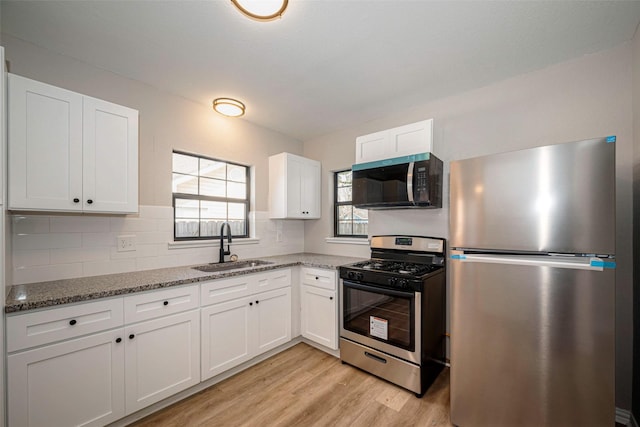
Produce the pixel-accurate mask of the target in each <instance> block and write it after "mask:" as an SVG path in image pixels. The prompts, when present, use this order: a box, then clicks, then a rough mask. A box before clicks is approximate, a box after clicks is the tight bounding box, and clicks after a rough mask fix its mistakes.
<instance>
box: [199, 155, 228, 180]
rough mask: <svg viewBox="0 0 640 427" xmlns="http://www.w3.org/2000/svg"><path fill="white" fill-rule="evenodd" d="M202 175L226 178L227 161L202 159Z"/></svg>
mask: <svg viewBox="0 0 640 427" xmlns="http://www.w3.org/2000/svg"><path fill="white" fill-rule="evenodd" d="M200 176H206V177H209V178H216V179H226V178H227V164H226V163H225V162H216V161H215V160H209V159H200Z"/></svg>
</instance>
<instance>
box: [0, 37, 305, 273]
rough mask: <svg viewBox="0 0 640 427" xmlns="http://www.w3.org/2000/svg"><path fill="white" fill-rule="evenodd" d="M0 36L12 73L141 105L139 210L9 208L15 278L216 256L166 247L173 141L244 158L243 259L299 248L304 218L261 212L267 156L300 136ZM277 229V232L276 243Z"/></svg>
mask: <svg viewBox="0 0 640 427" xmlns="http://www.w3.org/2000/svg"><path fill="white" fill-rule="evenodd" d="M2 43H3V45H4V46H5V48H6V57H7V59H8V60H9V62H10V67H11V68H10V71H11V72H12V73H15V74H19V75H22V76H25V77H28V78H32V79H35V80H39V81H43V82H45V83H49V84H53V85H55V86H60V87H63V88H66V89H70V90H73V91H76V92H80V93H83V94H87V95H90V96H93V97H96V98H101V99H106V100H108V101H111V102H115V103H117V104H122V105H126V106H128V107H132V108H135V109H137V110H139V113H140V133H139V135H140V138H139V143H140V146H139V153H140V160H139V170H140V172H139V176H140V196H139V202H140V205H141V209H140V214H139V215H127V216H126V217H125V216H121V215H120V216H118V215H111V216H105V215H83V216H81V217H79V216H77V215H75V216H62V215H52V216H48V215H38V214H29V215H21V214H14V215H12V216H11V217H10V225H11V226H10V230H8V231H7V233H8V237H9V236H10V238H11V239H10V242H11V245H12V248H11V249H10V251H9V252H10V255H11V256H12V258H13V268H12V273H13V276H14V277H13V280H12V283H13V284H18V283H31V282H37V281H45V280H55V279H63V278H70V277H82V276H90V275H96V274H107V273H117V272H126V271H135V270H145V269H150V268H158V267H169V266H176V265H189V264H198V263H203V262H212V261H214V260H217V259H218V252H217V251H218V249H217V247H211V246H210V247H206V248H196V249H169V246H168V242H170V241H172V240H173V239H172V216H171V215H172V209H171V204H172V200H171V153H172V150H173V149H177V150H182V151H186V152H192V153H197V154H202V155H205V156H210V157H214V158H219V159H223V160H230V161H234V162H238V163H242V164H246V165H250V166H252V174H253V175H254V184H255V185H254V186H253V188H252V206H251V211H252V212H251V215H252V217H253V218H255V220H254V221H253V224H252V227H251V234H252V236H254V237H257V238H259V242H258V243H256V244H252V245H240V244H238V243H234V244H232V251H233V252H234V253H237V254H238V255H239V256H240V257H241V258H246V257H250V256H257V255H260V256H267V255H280V254H284V253H292V252H301V251H302V250H303V248H304V226H303V224H302V221H281V220H278V221H273V220H269V219H268V215H267V209H268V206H267V193H268V160H267V159H268V157H269V156H270V155H272V154H277V153H280V152H282V151H288V152H291V153H294V154H302V149H303V145H302V143H301V142H300V141H297V140H295V139H293V138H290V137H288V136H285V135H282V134H280V133H277V132H274V131H272V130H269V129H266V128H262V127H260V126H256V125H253V124H252V123H250V122H248V121H246V120H242V119H232V118H226V117H223V116H220V115H218V114H216V113H215V112H214V111H213V110H212V109H211V108H210V107H209V106H205V105H200V104H196V103H194V102H192V101H189V100H186V99H184V98H182V97H179V96H175V95H172V94H169V93H166V92H163V91H162V88H160V89H158V88H154V87H151V86H149V85H147V84H144V83H141V82H138V81H134V80H131V79H127V78H124V77H122V76H119V75H117V74H114V73H111V72H108V71H105V70H101V69H98V68H95V67H93V66H91V65H89V64H87V63H84V62H81V61H77V60H75V59H73V58H70V57H66V56H62V55H58V54H56V53H53V52H51V51H48V50H45V49H42V48H39V47H37V46H35V45H32V44H30V43H27V42H24V41H21V40H19V39H16V38H14V37H11V36H8V35H6V34H3V35H2ZM167 60H168V61H170V57H168V58H167ZM250 108H251V106H249V109H250ZM278 228H279V229H281V230H282V236H283V239H282V241H278V242H276V229H278ZM122 234H127V235H131V234H133V235H136V239H137V244H138V249H137V251H135V252H116V250H115V242H116V236H118V235H122ZM236 241H237V242H239V241H240V239H236ZM12 283H8V285H11V284H12Z"/></svg>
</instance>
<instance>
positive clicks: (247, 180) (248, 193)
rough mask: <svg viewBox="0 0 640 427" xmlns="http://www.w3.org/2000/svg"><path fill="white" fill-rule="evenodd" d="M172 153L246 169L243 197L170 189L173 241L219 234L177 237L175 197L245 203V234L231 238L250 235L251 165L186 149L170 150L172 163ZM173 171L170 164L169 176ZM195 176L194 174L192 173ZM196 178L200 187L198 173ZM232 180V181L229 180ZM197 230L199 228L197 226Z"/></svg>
mask: <svg viewBox="0 0 640 427" xmlns="http://www.w3.org/2000/svg"><path fill="white" fill-rule="evenodd" d="M174 154H181V155H183V156H191V157H195V158H197V159H198V161H199V159H205V160H211V161H214V162H221V163H225V164H228V165H234V166H240V167H243V168H245V171H246V177H245V184H246V190H247V191H246V196H245V198H244V199H233V198H229V197H219V196H204V195H200V194H189V193H174V192H173V189H172V190H171V204H172V208H173V241H174V242H185V241H187V242H188V241H203V240H216V239H219V238H220V236H197V237H177V236H176V199H187V200H198V201H210V202H224V203H238V204H240V203H242V204H244V205H245V211H244V212H245V218H244V222H245V225H246V226H245V234H243V235H238V234H234V235H233V238H238V239H246V238H249V237H251V224H250V222H249V212H250V211H249V209H250V208H251V182H250V179H251V167H250V166H248V165H243V164H242V163H238V162H231V161H228V160H222V159H216V158H214V157H209V156H203V155H201V154H194V153H190V152H187V151H181V150H172V152H171V161H172V164H173V155H174ZM174 173H175V171H174V170H173V166H171V176H172V177H173V174H174ZM193 176H195V175H193ZM197 178H198V188H200V178H201V177H200V174H199V173H198V175H197ZM224 181H225V183H226V182H228V180H227V179H226V177H225V180H224ZM231 182H234V181H231ZM228 215H229V213H228V211H227V218H226V221H228V220H229V217H228ZM201 220H202V218H198V222H200V221H201ZM198 230H199V228H198Z"/></svg>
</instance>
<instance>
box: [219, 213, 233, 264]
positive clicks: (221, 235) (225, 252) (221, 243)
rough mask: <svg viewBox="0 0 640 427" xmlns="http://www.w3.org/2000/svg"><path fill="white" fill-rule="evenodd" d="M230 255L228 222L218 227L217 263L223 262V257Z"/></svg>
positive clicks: (229, 228) (229, 227) (229, 226)
mask: <svg viewBox="0 0 640 427" xmlns="http://www.w3.org/2000/svg"><path fill="white" fill-rule="evenodd" d="M225 226H226V227H227V243H228V245H227V250H226V251H225V250H224V228H225ZM225 255H231V225H229V223H228V222H224V223H223V224H222V227H220V259H219V260H218V262H219V263H220V262H224V256H225Z"/></svg>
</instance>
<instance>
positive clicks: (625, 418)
mask: <svg viewBox="0 0 640 427" xmlns="http://www.w3.org/2000/svg"><path fill="white" fill-rule="evenodd" d="M616 422H617V423H620V424H623V425H625V426H628V427H631V426H635V427H638V425H637V424H635V420H634V421H632V416H631V411H628V410H626V409H621V408H616ZM632 422H633V423H634V424H631V423H632Z"/></svg>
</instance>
